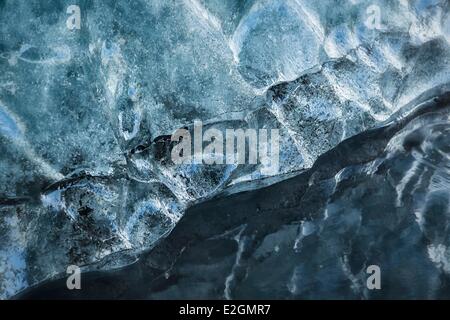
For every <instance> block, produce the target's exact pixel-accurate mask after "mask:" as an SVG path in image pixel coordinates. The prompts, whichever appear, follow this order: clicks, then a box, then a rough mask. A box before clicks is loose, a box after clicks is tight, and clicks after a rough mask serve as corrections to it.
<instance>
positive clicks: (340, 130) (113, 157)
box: [0, 0, 450, 297]
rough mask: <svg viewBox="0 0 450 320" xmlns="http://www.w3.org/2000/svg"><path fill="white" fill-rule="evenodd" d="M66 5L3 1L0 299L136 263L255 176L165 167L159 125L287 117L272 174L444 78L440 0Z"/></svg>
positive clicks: (312, 156)
mask: <svg viewBox="0 0 450 320" xmlns="http://www.w3.org/2000/svg"><path fill="white" fill-rule="evenodd" d="M71 4H72V3H71V1H62V0H58V1H46V0H40V1H38V0H33V1H12V0H1V1H0V16H1V18H0V32H1V40H0V71H1V72H0V148H1V153H2V157H1V158H0V162H1V163H0V181H1V182H2V183H1V184H0V195H1V199H2V200H1V212H2V214H1V216H0V228H1V229H2V230H5V232H4V233H3V234H4V236H3V237H2V238H1V240H0V274H1V276H0V297H9V296H11V295H13V294H14V293H16V292H17V291H19V290H21V289H23V288H25V287H27V286H28V285H32V284H34V283H37V282H39V281H42V280H44V279H46V278H49V277H52V276H55V275H57V274H59V273H61V272H64V270H65V268H66V266H67V265H69V264H78V265H83V266H87V268H105V269H108V268H114V267H116V266H120V265H123V264H128V263H130V262H132V261H134V259H135V254H136V253H138V252H140V251H141V250H143V249H146V248H149V247H151V246H152V245H153V244H154V243H155V241H157V240H158V239H159V238H160V237H163V236H164V235H166V234H167V233H168V232H169V231H170V230H171V229H172V228H173V226H174V225H175V224H176V223H177V221H178V220H179V218H180V217H181V216H182V214H183V211H184V208H186V206H189V205H190V204H191V203H192V202H194V201H198V200H199V199H204V198H206V197H209V196H212V195H213V194H215V193H217V192H219V191H220V190H223V189H224V188H225V187H226V186H227V185H229V184H233V183H236V182H237V181H243V180H248V179H257V178H261V177H262V176H261V174H260V171H259V168H258V166H256V167H255V166H237V167H236V166H225V165H224V166H215V167H208V166H195V165H192V166H181V167H178V166H174V165H173V164H171V163H170V161H167V148H168V146H167V145H166V143H165V142H164V140H155V139H156V138H157V137H159V136H162V135H170V134H171V133H172V131H173V130H175V129H177V128H180V127H183V126H186V125H191V124H192V122H193V121H194V119H201V120H202V121H204V122H205V123H208V125H210V126H218V127H221V128H242V127H243V128H246V127H253V128H269V129H270V128H279V129H280V135H281V138H280V150H281V156H280V164H281V167H280V178H279V179H282V178H283V176H282V174H283V173H292V172H296V171H298V170H302V169H306V168H309V167H311V166H312V164H313V163H314V161H315V160H316V159H317V157H318V156H319V155H320V154H322V153H324V152H326V151H328V150H329V149H330V148H332V147H333V146H335V145H336V144H338V143H339V142H340V141H342V140H343V139H345V138H347V137H350V136H352V135H354V134H356V133H358V132H361V131H364V130H366V129H368V128H371V127H373V126H375V125H377V124H379V123H381V122H382V121H384V120H386V119H387V118H388V117H389V116H390V115H391V114H393V112H395V111H397V110H398V109H399V108H400V107H401V106H403V105H405V104H406V103H407V102H409V101H411V100H413V99H414V98H415V97H417V96H418V95H419V94H420V93H422V92H425V91H426V90H427V89H430V88H433V87H435V86H438V85H440V84H443V83H447V82H448V81H449V78H450V76H449V74H450V70H449V68H450V61H449V59H450V48H449V41H450V38H449V37H450V32H449V20H450V18H449V16H450V14H449V3H448V1H445V0H442V1H438V0H433V1H431V0H430V1H358V0H353V1H327V0H325V1H306V0H305V1H301V0H297V1H294V0H287V1H283V0H252V1H239V0H230V1H219V0H204V1H200V0H185V1H182V0H178V1H157V0H152V1H143V0H139V1H112V0H111V1H107V0H105V1H96V2H92V1H79V6H80V8H81V19H82V20H81V21H82V25H81V29H80V30H68V29H67V27H66V19H67V18H68V15H67V14H66V8H67V7H68V6H69V5H71ZM373 5H376V6H378V7H379V8H380V19H381V20H380V25H379V28H378V27H377V28H375V29H374V28H371V27H370V24H369V26H368V23H367V21H368V20H367V19H368V18H370V17H369V15H368V12H367V9H368V8H369V7H370V6H373ZM139 146H144V147H143V148H142V149H143V151H142V152H132V150H136V148H138V147H139Z"/></svg>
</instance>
